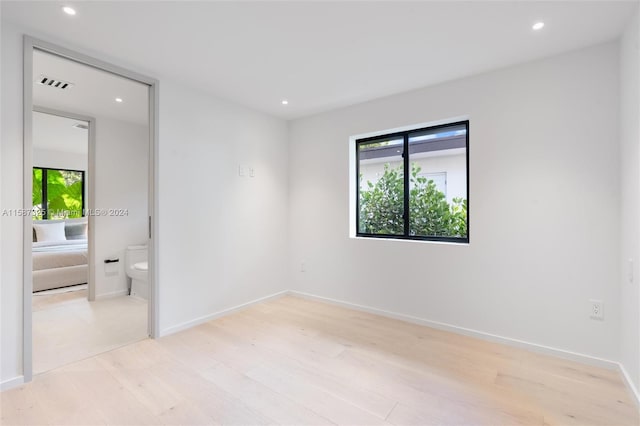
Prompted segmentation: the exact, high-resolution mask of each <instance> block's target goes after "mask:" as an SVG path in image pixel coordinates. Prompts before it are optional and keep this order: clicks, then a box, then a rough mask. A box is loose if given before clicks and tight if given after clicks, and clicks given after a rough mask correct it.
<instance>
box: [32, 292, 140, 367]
mask: <svg viewBox="0 0 640 426" xmlns="http://www.w3.org/2000/svg"><path fill="white" fill-rule="evenodd" d="M85 287H86V286H85ZM60 291H62V290H60ZM32 300H33V302H32V307H33V371H34V373H36V374H37V373H42V372H44V371H49V370H52V369H54V368H57V367H61V366H63V365H67V364H69V363H71V362H74V361H79V360H81V359H85V358H88V357H91V356H94V355H97V354H99V353H102V352H107V351H110V350H112V349H115V348H119V347H121V346H124V345H126V344H129V343H133V342H137V341H139V340H142V339H146V338H147V336H148V332H147V302H146V301H145V300H143V299H138V298H135V297H129V296H120V297H113V298H108V299H101V300H96V301H95V302H89V301H88V300H87V290H79V291H68V292H56V291H54V292H53V294H43V293H34V295H33V299H32Z"/></svg>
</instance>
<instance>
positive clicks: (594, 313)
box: [589, 299, 604, 321]
mask: <svg viewBox="0 0 640 426" xmlns="http://www.w3.org/2000/svg"><path fill="white" fill-rule="evenodd" d="M589 305H590V307H591V311H590V314H589V317H590V318H591V319H594V320H598V321H604V303H603V302H602V300H595V299H591V300H589Z"/></svg>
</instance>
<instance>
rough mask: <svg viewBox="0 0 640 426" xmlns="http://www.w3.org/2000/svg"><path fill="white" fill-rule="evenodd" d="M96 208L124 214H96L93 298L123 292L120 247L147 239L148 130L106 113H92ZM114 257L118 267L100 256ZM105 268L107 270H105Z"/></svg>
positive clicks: (122, 265)
mask: <svg viewBox="0 0 640 426" xmlns="http://www.w3.org/2000/svg"><path fill="white" fill-rule="evenodd" d="M95 179H96V189H95V197H96V200H95V201H96V204H95V206H96V210H100V209H106V210H107V211H109V210H110V209H115V210H121V209H123V210H126V215H123V216H120V215H107V216H102V215H101V216H96V217H95V219H94V227H95V253H94V262H95V267H96V281H95V289H96V298H100V297H109V296H115V295H122V294H126V292H127V275H126V273H125V250H126V248H127V246H129V245H135V244H143V243H146V242H147V239H148V229H149V228H148V219H147V217H148V211H149V209H148V203H149V198H148V192H149V191H148V188H149V129H148V126H143V125H141V124H133V123H127V122H124V121H120V120H114V119H110V118H106V117H97V118H96V166H95ZM109 258H118V259H120V262H119V263H118V265H117V272H116V271H114V272H111V271H106V270H105V263H104V261H105V259H109ZM107 272H108V273H107Z"/></svg>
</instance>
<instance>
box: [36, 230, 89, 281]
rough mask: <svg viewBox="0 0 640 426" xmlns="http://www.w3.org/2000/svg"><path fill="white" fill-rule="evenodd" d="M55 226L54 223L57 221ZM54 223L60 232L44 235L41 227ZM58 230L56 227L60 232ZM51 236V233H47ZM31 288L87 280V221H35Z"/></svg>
mask: <svg viewBox="0 0 640 426" xmlns="http://www.w3.org/2000/svg"><path fill="white" fill-rule="evenodd" d="M56 223H57V225H54V224H56ZM48 225H53V226H55V227H57V228H60V229H62V230H63V234H59V233H58V234H57V235H54V236H53V237H52V238H38V236H41V237H44V236H45V235H46V232H44V231H43V232H40V233H39V232H38V231H40V229H41V228H49V226H48ZM60 229H57V231H58V232H59V231H60ZM49 236H50V235H49ZM32 251H33V291H34V292H37V291H43V290H50V289H54V288H60V287H68V286H72V285H77V284H84V283H86V282H87V281H88V277H89V267H88V259H87V238H86V220H83V219H76V220H72V219H69V220H67V221H36V222H34V241H33V249H32Z"/></svg>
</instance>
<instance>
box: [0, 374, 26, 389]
mask: <svg viewBox="0 0 640 426" xmlns="http://www.w3.org/2000/svg"><path fill="white" fill-rule="evenodd" d="M23 384H24V376H18V377H14V378H13V379H9V380H5V381H4V382H0V391H5V390H9V389H13V388H17V387H18V386H20V385H23Z"/></svg>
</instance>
